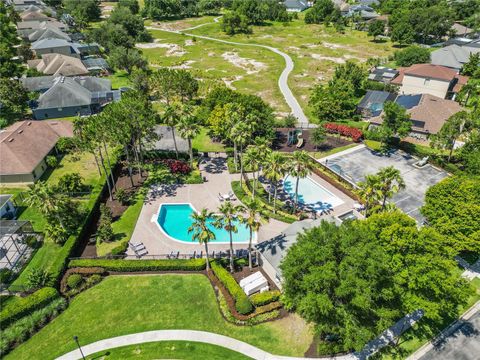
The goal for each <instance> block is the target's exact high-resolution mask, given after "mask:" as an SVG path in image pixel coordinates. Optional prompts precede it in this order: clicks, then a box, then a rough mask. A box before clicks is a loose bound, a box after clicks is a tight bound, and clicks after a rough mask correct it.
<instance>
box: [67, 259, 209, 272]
mask: <svg viewBox="0 0 480 360" xmlns="http://www.w3.org/2000/svg"><path fill="white" fill-rule="evenodd" d="M205 266H206V262H205V259H175V260H169V259H165V260H125V259H79V260H72V261H70V263H69V264H68V267H70V268H74V267H101V268H104V269H105V270H108V271H119V272H135V271H172V270H180V271H201V270H204V269H205Z"/></svg>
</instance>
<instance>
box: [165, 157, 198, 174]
mask: <svg viewBox="0 0 480 360" xmlns="http://www.w3.org/2000/svg"><path fill="white" fill-rule="evenodd" d="M162 163H163V164H164V165H166V166H167V167H168V168H169V169H170V172H171V173H172V174H188V173H189V172H190V171H191V170H192V169H191V168H190V165H188V164H187V163H186V162H185V161H182V160H175V159H165V160H162Z"/></svg>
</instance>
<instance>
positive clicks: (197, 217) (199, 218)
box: [188, 209, 215, 271]
mask: <svg viewBox="0 0 480 360" xmlns="http://www.w3.org/2000/svg"><path fill="white" fill-rule="evenodd" d="M211 218H213V213H212V212H210V211H208V210H207V209H202V211H200V212H199V213H197V212H195V213H193V214H192V220H193V222H192V225H191V226H190V227H189V228H188V232H189V233H192V240H193V241H198V242H199V243H200V244H204V245H205V253H206V254H207V271H208V270H210V260H209V258H208V243H209V242H210V241H213V240H215V234H214V232H213V231H212V230H210V229H209V227H208V225H207V223H208V220H209V219H211Z"/></svg>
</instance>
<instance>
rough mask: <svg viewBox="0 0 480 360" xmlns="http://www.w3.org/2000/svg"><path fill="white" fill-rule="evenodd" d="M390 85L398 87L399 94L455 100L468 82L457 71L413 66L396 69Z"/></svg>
mask: <svg viewBox="0 0 480 360" xmlns="http://www.w3.org/2000/svg"><path fill="white" fill-rule="evenodd" d="M398 71H399V73H398V76H397V77H395V78H394V79H393V80H392V81H391V82H390V83H391V84H394V85H398V86H400V91H399V93H400V94H405V95H408V94H431V95H434V96H438V97H440V98H455V95H456V94H457V93H458V92H459V91H460V90H461V88H462V87H463V85H465V84H466V83H467V81H468V77H466V76H462V75H459V74H458V71H456V70H454V69H451V68H448V67H445V66H440V65H434V64H414V65H412V66H409V67H407V68H400V69H398Z"/></svg>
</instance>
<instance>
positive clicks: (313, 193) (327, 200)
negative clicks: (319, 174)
mask: <svg viewBox="0 0 480 360" xmlns="http://www.w3.org/2000/svg"><path fill="white" fill-rule="evenodd" d="M296 181H297V179H296V178H294V177H293V178H292V177H291V176H290V175H288V176H286V177H285V179H283V190H285V192H286V193H287V194H288V195H289V196H290V197H291V198H292V199H295V185H296ZM298 202H299V203H300V204H304V205H307V206H309V207H312V208H313V209H315V210H317V211H322V210H328V209H332V208H334V207H335V206H338V205H341V204H343V200H341V199H340V198H338V197H337V196H335V195H334V194H332V193H331V192H330V191H328V190H327V189H325V188H324V187H323V186H322V185H320V184H319V183H317V182H316V181H314V180H313V179H311V178H309V177H306V178H301V179H300V181H299V182H298Z"/></svg>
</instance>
